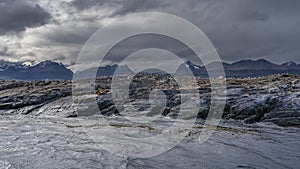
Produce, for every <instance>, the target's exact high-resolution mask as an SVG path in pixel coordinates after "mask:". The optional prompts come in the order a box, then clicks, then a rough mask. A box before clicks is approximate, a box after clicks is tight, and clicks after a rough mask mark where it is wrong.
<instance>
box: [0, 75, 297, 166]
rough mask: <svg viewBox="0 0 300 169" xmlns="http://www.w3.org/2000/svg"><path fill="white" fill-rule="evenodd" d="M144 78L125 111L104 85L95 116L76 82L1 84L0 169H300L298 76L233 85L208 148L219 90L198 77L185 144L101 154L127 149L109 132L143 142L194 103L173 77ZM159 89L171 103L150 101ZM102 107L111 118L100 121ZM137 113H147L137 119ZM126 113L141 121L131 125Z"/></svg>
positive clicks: (99, 82) (96, 92)
mask: <svg viewBox="0 0 300 169" xmlns="http://www.w3.org/2000/svg"><path fill="white" fill-rule="evenodd" d="M139 78H140V80H142V81H144V83H134V84H132V86H133V87H132V88H131V89H130V91H131V96H130V98H131V99H130V101H124V102H122V103H124V104H123V106H122V107H121V109H117V108H116V106H115V103H114V102H113V100H112V93H111V92H112V91H111V89H110V85H108V84H109V83H110V82H111V79H110V78H102V79H97V81H96V88H95V90H94V93H92V95H91V96H89V97H94V101H95V102H92V101H91V100H89V97H86V98H85V99H83V100H85V101H86V106H87V107H88V108H89V109H88V110H89V112H88V113H90V114H87V112H85V111H84V110H86V108H85V107H81V108H82V112H78V107H76V106H74V102H76V101H77V100H76V99H75V100H74V98H72V96H71V94H72V92H71V91H72V89H71V86H72V84H71V82H70V81H37V82H19V81H1V82H0V107H1V111H0V114H1V115H0V138H1V140H0V168H28V169H29V168H30V169H33V168H298V166H299V157H300V154H299V147H300V144H299V143H300V129H299V127H298V126H299V124H300V122H299V110H300V99H299V98H300V78H299V77H298V76H290V75H280V76H279V75H277V76H269V77H263V78H254V79H253V78H252V79H227V91H224V92H225V93H226V94H227V100H226V106H225V110H224V114H223V119H224V120H222V121H221V123H220V124H219V126H218V128H216V129H211V130H214V134H213V135H212V137H211V138H210V139H209V140H208V141H206V142H204V143H201V144H200V143H199V136H200V133H201V131H202V129H203V127H204V126H203V124H204V122H205V121H204V120H203V119H205V118H206V116H207V113H208V110H209V106H210V99H211V97H210V93H211V92H213V91H214V89H212V88H211V87H210V83H209V81H208V80H207V79H196V82H197V83H198V84H199V88H198V91H199V94H200V97H201V98H200V102H199V103H197V104H198V106H199V111H198V112H199V113H198V117H199V118H198V121H197V122H196V123H195V125H194V126H193V128H192V130H191V131H190V132H189V134H188V135H187V136H186V137H185V138H184V140H183V141H182V142H180V144H178V145H177V146H175V147H174V148H172V149H171V150H168V151H166V152H164V153H162V154H160V155H158V156H154V157H151V158H134V157H122V156H117V155H115V154H112V153H110V152H109V151H107V150H104V149H103V148H101V146H108V147H112V149H123V148H124V147H122V146H124V145H122V144H118V143H119V142H120V141H124V140H120V138H119V137H118V136H116V135H113V134H111V133H109V130H108V127H111V128H113V129H115V130H116V131H118V132H120V133H122V134H126V135H128V136H132V137H136V138H143V137H145V138H146V137H150V136H156V135H158V134H160V133H161V132H162V131H163V130H165V129H167V128H169V127H170V126H171V125H172V124H173V123H174V119H175V118H176V117H177V115H178V111H179V109H178V106H179V105H180V104H188V103H189V102H183V101H182V100H181V98H180V97H178V95H179V94H180V93H181V92H183V93H184V92H185V90H188V87H187V88H185V89H184V90H179V89H178V86H177V85H176V84H174V83H175V82H174V81H172V80H171V81H167V82H168V84H165V83H163V82H165V81H164V80H166V79H156V78H158V77H156V76H155V75H153V76H152V77H147V78H145V79H143V77H139ZM151 78H153V79H154V80H153V79H151ZM147 79H150V82H151V83H150V82H149V83H147V81H146V80H147ZM190 80H195V79H190ZM157 82H159V83H157ZM153 84H155V89H161V90H162V91H163V93H161V94H163V95H166V98H167V101H166V102H165V105H164V104H163V103H161V102H159V101H160V100H155V99H154V100H149V99H148V98H149V95H150V96H151V92H150V93H149V90H147V88H148V87H153ZM87 85H89V86H90V84H87ZM153 88H154V87H153ZM145 89H146V90H145ZM159 97H161V96H160V95H159ZM92 100H93V99H92ZM155 101H157V102H155ZM129 104H130V105H133V106H131V107H130V106H128V105H129ZM151 104H155V105H157V107H151V106H150V105H151ZM159 104H162V106H159ZM150 108H151V109H150ZM99 109H100V110H101V114H102V115H105V116H100V114H99V113H100V112H99ZM118 110H123V112H119V111H118ZM136 110H138V111H139V112H141V113H140V114H138V115H137V114H133V113H132V112H133V111H136ZM157 112H160V113H157ZM81 113H83V114H81ZM84 115H87V117H86V116H84ZM122 115H125V116H127V117H130V118H132V119H135V120H136V119H138V120H139V121H138V122H139V123H131V122H130V121H128V120H124V118H123V117H122ZM103 121H108V122H109V123H107V124H106V123H103ZM142 122H148V123H146V124H145V125H141V123H142ZM257 122H258V123H257ZM249 123H251V124H249ZM274 123H275V124H276V125H274ZM282 126H284V127H282ZM94 131H101V133H102V134H101V135H100V136H101V141H96V140H94V139H92V137H91V136H93V135H95V134H94V133H93V132H94ZM178 132H180V131H178ZM172 137H173V133H170V135H166V136H164V137H163V138H161V139H157V140H155V143H153V142H151V140H150V139H149V140H146V141H145V142H144V144H145V145H148V146H150V147H153V149H154V148H155V146H160V143H162V142H172V141H173V140H172ZM152 141H153V140H152ZM135 146H138V145H135ZM151 150H152V149H149V151H151Z"/></svg>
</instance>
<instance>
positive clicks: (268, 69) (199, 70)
mask: <svg viewBox="0 0 300 169" xmlns="http://www.w3.org/2000/svg"><path fill="white" fill-rule="evenodd" d="M217 64H220V63H217V62H212V63H210V64H208V65H206V67H205V66H199V65H196V64H193V63H192V62H191V61H187V62H185V63H184V64H182V65H180V66H179V68H178V69H177V71H176V74H177V75H188V73H187V71H188V69H189V70H190V71H191V72H192V73H193V74H194V76H200V77H208V73H207V70H206V68H209V69H210V70H214V68H216V67H217V66H216V65H217ZM222 65H223V67H224V70H225V74H226V76H227V77H260V76H267V75H272V74H294V75H300V64H296V63H294V62H287V63H284V64H281V65H278V64H274V63H272V62H269V61H267V60H265V59H258V60H241V61H238V62H234V63H231V64H229V63H222Z"/></svg>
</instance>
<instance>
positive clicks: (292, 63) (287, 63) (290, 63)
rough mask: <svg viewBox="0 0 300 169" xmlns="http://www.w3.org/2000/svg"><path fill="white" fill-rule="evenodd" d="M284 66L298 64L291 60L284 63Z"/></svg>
mask: <svg viewBox="0 0 300 169" xmlns="http://www.w3.org/2000/svg"><path fill="white" fill-rule="evenodd" d="M282 66H297V64H296V63H295V62H293V61H289V62H286V63H283V64H282Z"/></svg>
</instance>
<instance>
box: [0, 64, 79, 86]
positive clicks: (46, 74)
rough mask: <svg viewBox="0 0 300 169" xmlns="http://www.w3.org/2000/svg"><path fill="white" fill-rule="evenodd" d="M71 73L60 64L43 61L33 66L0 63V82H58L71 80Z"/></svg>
mask: <svg viewBox="0 0 300 169" xmlns="http://www.w3.org/2000/svg"><path fill="white" fill-rule="evenodd" d="M72 75H73V72H72V71H71V70H69V69H67V68H66V67H65V66H64V65H63V64H62V63H56V62H52V61H49V60H47V61H43V62H40V63H38V64H36V65H34V66H29V65H25V64H22V63H9V62H4V63H0V79H2V80H28V81H29V80H46V79H48V80H60V79H72Z"/></svg>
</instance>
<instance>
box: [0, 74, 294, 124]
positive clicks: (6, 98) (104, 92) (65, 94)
mask: <svg viewBox="0 0 300 169" xmlns="http://www.w3.org/2000/svg"><path fill="white" fill-rule="evenodd" d="M168 78H169V77H161V76H160V75H148V76H138V77H137V78H136V79H137V80H136V81H133V82H132V83H131V88H130V92H129V94H130V98H131V99H132V102H133V101H135V100H144V101H147V98H148V97H149V93H150V91H151V89H153V88H158V89H161V90H163V91H164V93H165V94H166V96H167V99H168V102H167V107H166V108H165V109H164V111H163V113H162V114H159V116H167V117H172V118H173V117H174V118H175V117H176V112H177V111H176V108H177V107H178V105H179V104H180V98H179V99H178V93H179V92H180V90H179V89H178V86H176V82H175V81H172V79H171V80H170V79H169V80H168ZM164 80H167V82H168V83H167V84H166V83H164ZM196 81H197V83H198V84H199V88H198V90H199V94H200V97H201V98H200V100H201V102H200V109H199V113H198V117H199V118H203V119H205V118H206V116H207V113H208V110H209V106H210V93H211V87H210V83H209V80H208V79H200V78H199V79H196ZM110 82H111V78H109V77H102V78H100V79H97V80H96V89H95V95H96V97H97V103H98V107H99V108H100V110H101V113H102V114H104V115H112V114H115V115H118V114H119V113H118V111H117V110H116V108H115V105H114V103H113V100H112V98H111V91H110V85H109V84H110ZM141 82H143V83H141ZM158 82H159V83H158ZM226 83H227V91H226V95H227V98H226V106H225V109H224V113H223V119H226V120H228V119H234V120H240V121H243V122H245V123H255V122H272V123H275V124H277V125H280V126H299V125H300V111H299V110H300V77H299V76H294V75H272V76H267V77H261V78H243V79H240V78H229V79H227V80H226ZM72 103H73V100H72V82H71V81H35V82H22V81H1V82H0V110H1V111H0V112H1V113H0V114H1V115H16V114H23V115H34V116H59V117H77V116H78V114H77V112H76V111H75V110H74V107H73V106H72ZM156 115H157V114H156Z"/></svg>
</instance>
